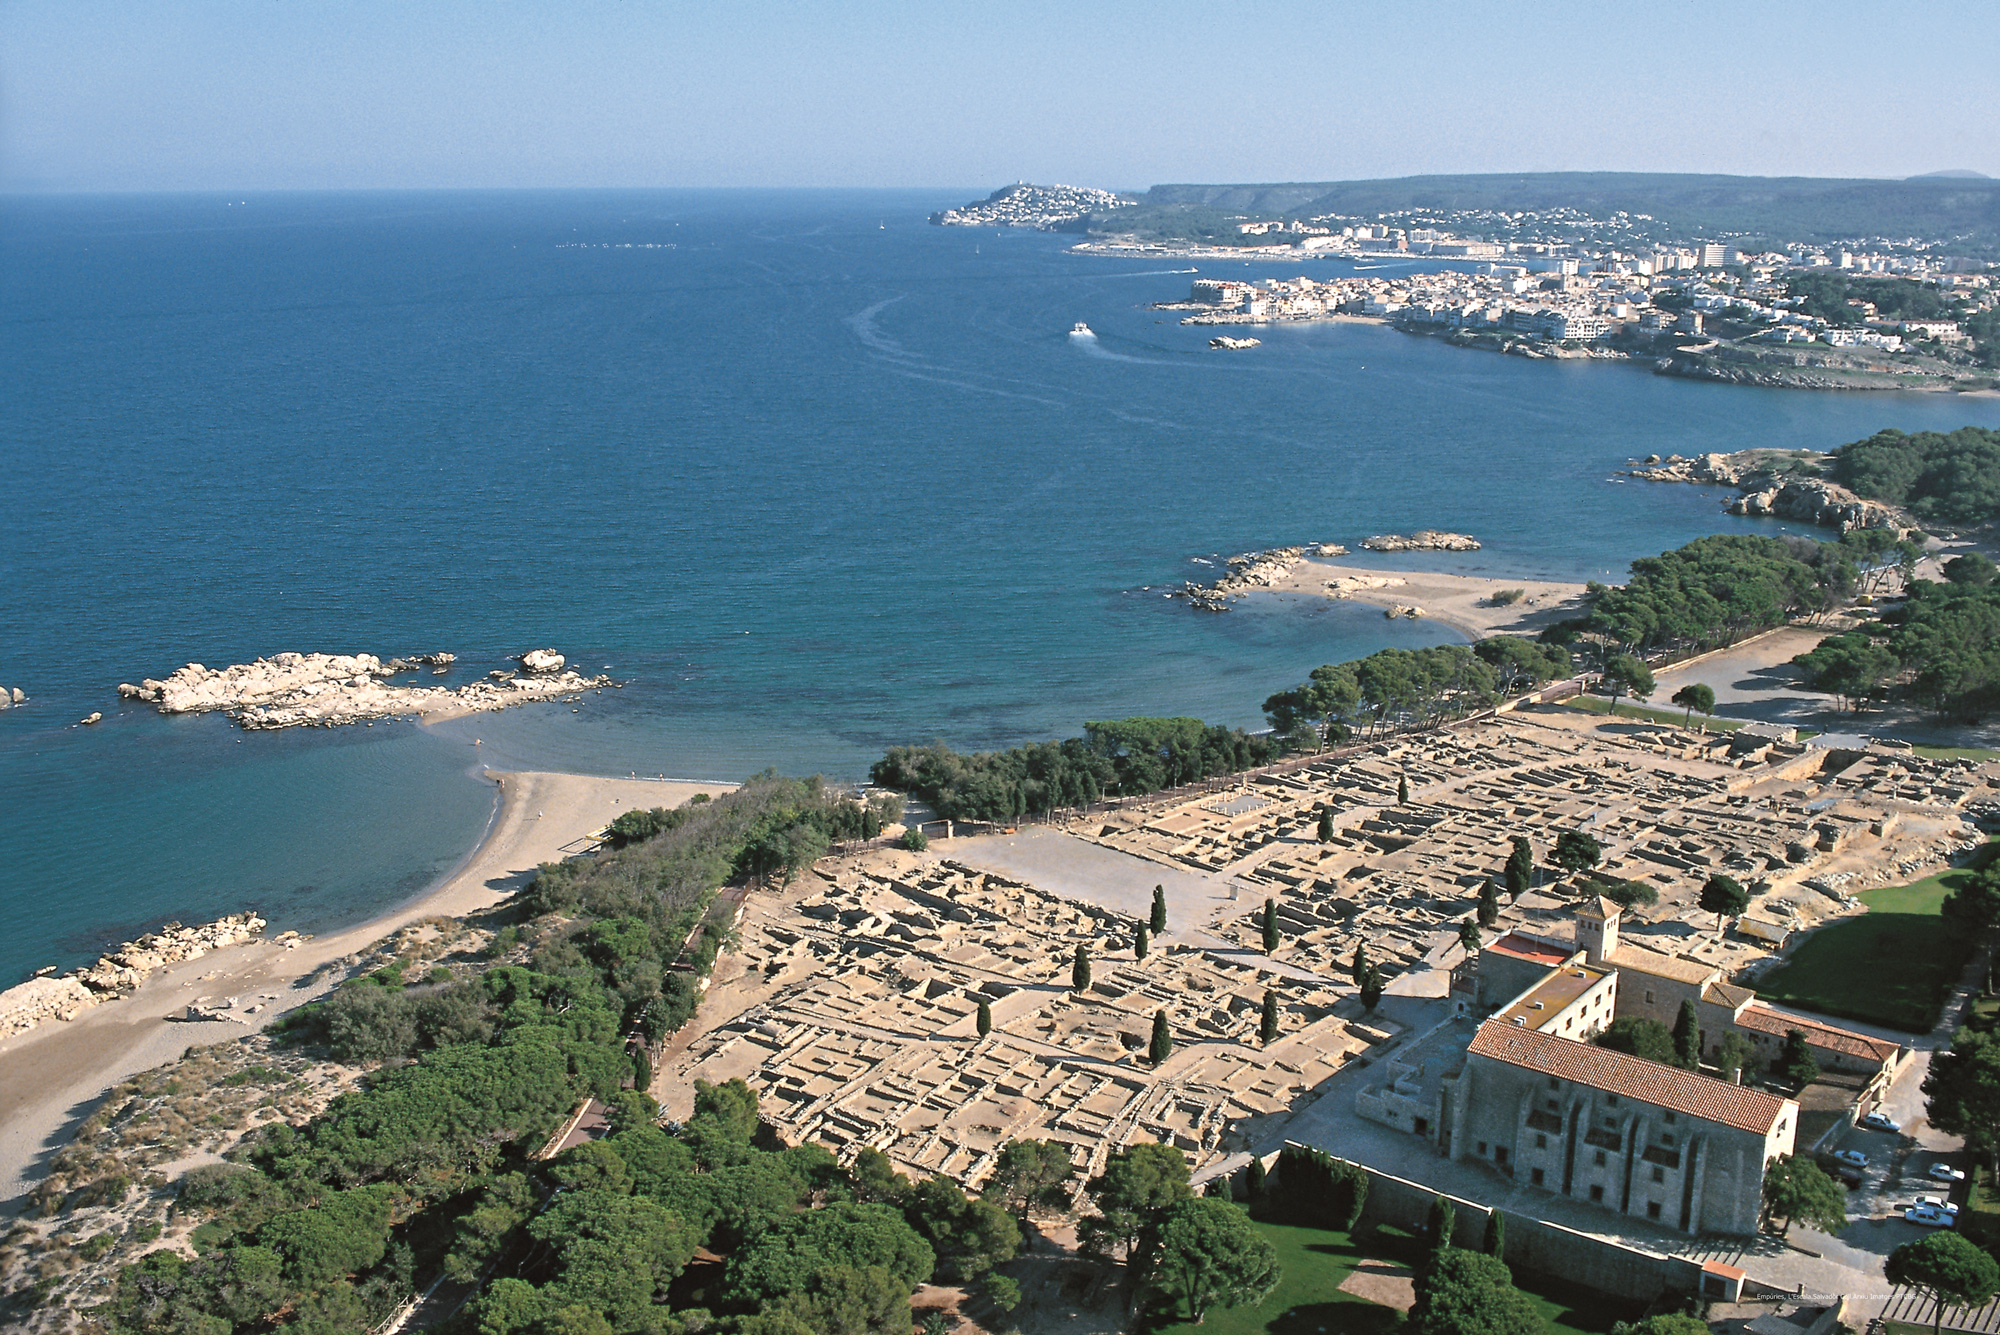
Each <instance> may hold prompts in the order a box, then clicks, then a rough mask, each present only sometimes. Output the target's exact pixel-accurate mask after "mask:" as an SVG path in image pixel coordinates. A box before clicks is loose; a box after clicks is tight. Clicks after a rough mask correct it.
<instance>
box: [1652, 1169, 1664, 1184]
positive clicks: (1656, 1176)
mask: <svg viewBox="0 0 2000 1335" xmlns="http://www.w3.org/2000/svg"><path fill="white" fill-rule="evenodd" d="M1666 1180H1667V1170H1666V1169H1664V1168H1655V1169H1654V1170H1653V1181H1655V1182H1664V1181H1666Z"/></svg>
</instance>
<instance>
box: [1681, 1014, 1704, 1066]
mask: <svg viewBox="0 0 2000 1335" xmlns="http://www.w3.org/2000/svg"><path fill="white" fill-rule="evenodd" d="M1674 1063H1675V1065H1677V1066H1684V1067H1686V1068H1687V1069H1688V1070H1690V1071H1698V1070H1700V1069H1701V1017H1700V1015H1698V1014H1697V1013H1696V1012H1695V1008H1694V1003H1693V1002H1692V1001H1683V1002H1682V1003H1681V1013H1680V1014H1679V1015H1676V1016H1675V1017H1674Z"/></svg>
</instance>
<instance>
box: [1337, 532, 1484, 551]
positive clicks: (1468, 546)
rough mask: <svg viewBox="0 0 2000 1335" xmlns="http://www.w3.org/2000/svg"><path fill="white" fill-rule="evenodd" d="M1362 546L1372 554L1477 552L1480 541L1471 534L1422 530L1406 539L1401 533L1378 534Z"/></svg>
mask: <svg viewBox="0 0 2000 1335" xmlns="http://www.w3.org/2000/svg"><path fill="white" fill-rule="evenodd" d="M1361 545H1362V546H1363V547H1364V548H1366V549H1367V550H1369V551H1371V552H1476V551H1478V550H1479V539H1477V538H1475V537H1473V536H1472V535H1471V534H1470V533H1442V532H1439V531H1438V530H1437V529H1434V528H1420V529H1418V530H1417V531H1416V532H1415V533H1412V534H1410V535H1409V536H1408V537H1405V536H1404V535H1403V534H1401V533H1378V534H1376V535H1375V536H1374V537H1372V538H1363V539H1362V540H1361Z"/></svg>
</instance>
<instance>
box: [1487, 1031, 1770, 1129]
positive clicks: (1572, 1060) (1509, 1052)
mask: <svg viewBox="0 0 2000 1335" xmlns="http://www.w3.org/2000/svg"><path fill="white" fill-rule="evenodd" d="M1467 1051H1469V1052H1470V1053H1471V1054H1472V1055H1473V1056H1475V1057H1486V1058H1489V1059H1490V1060H1493V1061H1497V1062H1505V1063H1506V1064H1507V1065H1509V1066H1518V1067H1520V1068H1522V1069H1523V1070H1527V1071H1534V1072H1536V1073H1537V1074H1539V1075H1552V1076H1555V1077H1556V1078H1557V1079H1559V1080H1570V1081H1574V1082H1576V1083H1577V1084H1580V1085H1588V1086H1590V1087H1591V1088H1592V1089H1600V1090H1603V1091H1604V1092H1605V1093H1607V1094H1617V1095H1620V1096H1621V1097H1624V1098H1628V1099H1633V1100H1636V1101H1637V1102H1640V1103H1650V1104H1652V1105H1653V1106H1654V1107H1655V1108H1665V1109H1668V1110H1669V1111H1671V1112H1676V1113H1680V1114H1682V1115H1683V1116H1686V1117H1693V1118H1697V1119H1699V1120H1701V1121H1704V1122H1719V1123H1721V1124H1722V1125H1723V1126H1732V1127H1735V1128H1736V1129H1737V1130H1739V1131H1748V1132H1750V1133H1751V1134H1752V1135H1758V1136H1763V1135H1768V1134H1770V1130H1771V1126H1772V1124H1773V1123H1775V1122H1776V1121H1777V1120H1778V1118H1779V1117H1780V1116H1782V1115H1783V1114H1784V1113H1785V1111H1786V1109H1788V1108H1789V1109H1791V1110H1793V1111H1797V1108H1798V1105H1797V1104H1795V1103H1793V1102H1792V1101H1791V1100H1790V1099H1781V1098H1777V1097H1774V1096H1773V1095H1770V1094H1765V1093H1763V1092H1761V1091H1759V1090H1755V1089H1745V1088H1743V1087H1742V1086H1741V1085H1732V1084H1728V1083H1726V1082H1724V1081H1721V1080H1715V1079H1711V1078H1710V1077H1708V1076H1705V1075H1696V1074H1695V1073H1694V1072H1693V1071H1683V1070H1682V1069H1681V1068H1680V1067H1678V1066H1665V1065H1662V1064H1661V1063H1659V1062H1649V1061H1647V1060H1645V1059H1644V1058H1642V1057H1633V1056H1630V1055H1628V1054H1626V1053H1623V1052H1613V1051H1612V1050H1611V1049H1609V1048H1600V1047H1593V1046H1592V1045H1590V1044H1588V1043H1577V1042H1573V1041H1571V1040H1570V1039H1567V1038H1556V1037H1554V1036H1553V1035H1550V1034H1541V1033H1536V1032H1535V1031H1534V1030H1532V1029H1523V1028H1519V1027H1516V1026H1514V1025H1511V1024H1502V1023H1500V1022H1499V1021H1497V1020H1488V1021H1487V1022H1486V1023H1485V1024H1482V1025H1480V1026H1479V1032H1478V1033H1476V1034H1474V1035H1473V1036H1472V1045H1471V1047H1470V1048H1468V1049H1467Z"/></svg>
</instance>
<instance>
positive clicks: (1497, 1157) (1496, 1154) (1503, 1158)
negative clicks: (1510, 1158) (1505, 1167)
mask: <svg viewBox="0 0 2000 1335" xmlns="http://www.w3.org/2000/svg"><path fill="white" fill-rule="evenodd" d="M1493 1162H1494V1163H1497V1164H1504V1163H1506V1162H1507V1147H1506V1146H1505V1145H1495V1146H1494V1147H1493Z"/></svg>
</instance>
